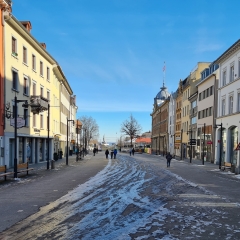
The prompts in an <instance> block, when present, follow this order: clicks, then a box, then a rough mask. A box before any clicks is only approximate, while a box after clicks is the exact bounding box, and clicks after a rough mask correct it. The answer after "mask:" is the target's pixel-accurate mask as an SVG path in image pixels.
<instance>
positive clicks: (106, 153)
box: [105, 149, 109, 158]
mask: <svg viewBox="0 0 240 240" xmlns="http://www.w3.org/2000/svg"><path fill="white" fill-rule="evenodd" d="M108 154H109V151H108V149H107V150H106V151H105V155H106V158H108Z"/></svg>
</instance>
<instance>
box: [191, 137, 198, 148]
mask: <svg viewBox="0 0 240 240" xmlns="http://www.w3.org/2000/svg"><path fill="white" fill-rule="evenodd" d="M196 142H197V141H196V139H195V138H192V139H190V145H192V146H193V145H196Z"/></svg>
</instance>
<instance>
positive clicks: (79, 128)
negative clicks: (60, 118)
mask: <svg viewBox="0 0 240 240" xmlns="http://www.w3.org/2000/svg"><path fill="white" fill-rule="evenodd" d="M81 129H82V123H81V122H80V121H79V120H77V128H76V132H77V154H76V161H78V154H79V147H78V134H79V131H80V133H81ZM80 146H81V138H80ZM80 159H81V155H80Z"/></svg>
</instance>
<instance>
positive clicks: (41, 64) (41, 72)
mask: <svg viewBox="0 0 240 240" xmlns="http://www.w3.org/2000/svg"><path fill="white" fill-rule="evenodd" d="M40 75H41V76H43V62H42V61H40Z"/></svg>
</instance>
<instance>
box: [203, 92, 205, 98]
mask: <svg viewBox="0 0 240 240" xmlns="http://www.w3.org/2000/svg"><path fill="white" fill-rule="evenodd" d="M203 99H205V91H203Z"/></svg>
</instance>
